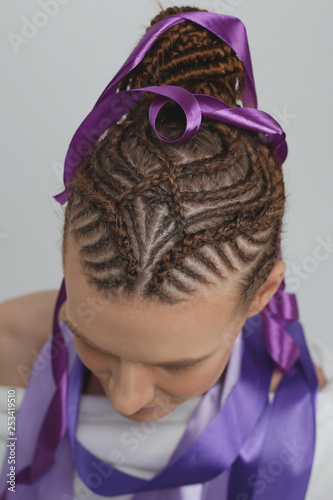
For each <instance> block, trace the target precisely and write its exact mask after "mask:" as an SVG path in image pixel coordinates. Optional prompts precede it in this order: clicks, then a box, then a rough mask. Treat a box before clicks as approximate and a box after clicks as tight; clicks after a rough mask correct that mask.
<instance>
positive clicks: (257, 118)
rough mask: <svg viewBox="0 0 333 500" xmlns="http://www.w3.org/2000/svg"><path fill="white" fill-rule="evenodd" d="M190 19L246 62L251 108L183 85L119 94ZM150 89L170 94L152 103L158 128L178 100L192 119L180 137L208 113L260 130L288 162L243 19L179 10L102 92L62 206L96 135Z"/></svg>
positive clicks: (69, 165)
mask: <svg viewBox="0 0 333 500" xmlns="http://www.w3.org/2000/svg"><path fill="white" fill-rule="evenodd" d="M186 20H190V21H193V22H195V23H197V24H198V25H200V26H203V27H205V28H206V29H208V30H209V31H211V32H212V33H214V34H215V35H216V36H218V37H219V38H220V39H221V40H223V41H225V42H226V43H227V44H228V45H229V46H230V47H231V48H232V49H233V50H234V51H235V52H236V54H237V55H238V56H239V58H240V60H241V61H242V63H243V67H244V76H245V81H246V87H245V92H244V105H245V106H246V107H242V108H229V107H228V106H227V105H226V104H225V103H224V102H222V101H220V100H219V99H217V98H215V97H212V96H207V95H204V94H202V95H201V94H196V95H192V94H191V93H190V92H188V91H186V90H185V89H183V88H182V87H177V86H161V87H159V86H152V87H145V88H142V89H133V90H125V91H122V92H117V88H118V85H119V82H120V80H121V78H123V77H124V76H125V75H127V74H128V73H129V72H130V71H131V70H132V69H133V68H135V67H136V66H137V65H138V64H139V63H140V62H141V61H142V59H143V58H144V56H145V54H146V52H147V51H148V50H149V48H150V47H151V46H152V45H153V44H154V42H155V40H156V39H157V38H158V37H159V36H160V34H162V33H164V32H165V31H166V30H167V29H168V28H170V27H171V26H174V25H176V24H179V23H182V22H184V21H186ZM148 91H150V92H154V93H156V94H158V95H159V96H165V97H167V98H168V99H165V100H163V99H161V97H157V98H155V100H154V101H153V103H151V106H150V110H149V119H150V123H151V125H152V126H153V127H154V129H155V119H156V116H157V113H158V111H159V109H160V108H161V107H162V106H163V104H165V103H166V102H167V100H169V99H172V100H174V101H175V102H177V103H178V104H179V105H180V106H181V107H182V109H183V110H184V113H185V115H186V120H187V126H186V131H185V133H184V135H183V136H182V137H181V138H180V139H177V140H187V139H189V138H190V137H192V136H193V135H194V134H195V133H196V131H197V130H198V128H199V127H200V123H201V116H207V117H210V118H212V119H215V120H218V121H221V122H224V123H227V124H229V125H234V126H237V127H241V128H245V129H248V130H253V131H256V132H258V133H259V134H261V135H262V137H263V138H264V139H266V140H267V142H269V143H270V144H271V145H272V148H273V151H274V153H275V155H276V157H277V159H278V160H279V161H280V162H281V163H283V161H284V160H285V158H286V156H287V145H286V141H285V133H284V132H283V130H282V129H281V127H280V126H279V124H278V123H277V122H276V121H275V120H274V119H273V118H272V117H271V116H270V115H268V114H267V113H265V112H263V111H259V110H257V109H256V107H257V97H256V92H255V85H254V78H253V72H252V64H251V57H250V50H249V47H248V42H247V37H246V30H245V27H244V25H243V23H242V22H241V21H240V20H239V19H237V18H235V17H232V16H226V15H223V14H215V13H211V12H186V13H182V14H175V15H173V16H169V17H167V18H165V19H162V20H161V21H160V22H159V23H156V24H155V25H154V26H153V27H152V28H151V29H150V30H149V31H148V32H147V33H146V34H145V36H144V37H143V38H142V40H141V41H140V42H139V44H138V45H137V47H136V48H135V49H134V50H133V52H132V53H131V55H130V56H129V57H128V59H127V60H126V61H125V63H124V64H123V66H122V67H121V68H120V70H119V71H118V73H117V74H116V76H115V77H114V78H113V79H112V80H111V82H110V83H109V84H108V85H107V87H106V88H105V90H104V91H103V92H102V94H101V96H100V97H99V99H98V100H97V102H96V104H95V106H94V108H93V110H92V111H91V112H90V113H89V115H88V116H87V117H86V118H85V120H84V121H83V122H82V123H81V125H80V126H79V128H78V129H77V131H76V133H75V134H74V136H73V139H72V141H71V143H70V146H69V148H68V151H67V154H66V158H65V166H64V185H65V190H64V191H63V192H62V193H59V194H58V195H56V196H54V198H55V200H56V201H58V202H59V203H60V204H64V203H65V202H66V201H67V200H68V197H69V192H70V182H71V180H72V178H73V174H74V171H75V169H76V168H77V167H78V166H79V165H80V163H81V162H82V161H83V160H84V158H85V157H86V156H87V155H88V153H89V151H90V150H91V149H92V148H93V147H94V146H95V144H96V141H97V139H98V138H99V137H100V136H101V135H102V133H103V132H105V130H107V129H108V128H109V127H110V125H111V124H112V123H114V122H116V121H117V120H119V119H120V118H121V117H122V116H124V115H125V114H127V113H128V111H129V110H130V108H131V107H132V106H133V105H134V104H135V103H136V102H137V101H138V100H139V99H141V97H142V95H140V93H142V92H148ZM155 131H156V129H155ZM159 137H160V138H161V139H162V140H167V141H169V139H167V138H162V137H161V136H159ZM177 140H176V141H177ZM176 141H171V142H176Z"/></svg>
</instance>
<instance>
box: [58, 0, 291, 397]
mask: <svg viewBox="0 0 333 500" xmlns="http://www.w3.org/2000/svg"><path fill="white" fill-rule="evenodd" d="M184 10H199V9H194V8H190V7H189V8H185V7H183V8H176V7H174V8H171V9H167V10H166V11H165V12H163V13H161V14H160V15H159V16H157V17H156V18H155V19H154V20H153V21H152V23H151V25H153V24H155V23H156V22H158V21H159V20H160V19H162V18H163V17H165V16H168V15H171V14H175V13H178V12H182V11H184ZM149 85H178V86H181V87H184V88H186V89H187V90H189V91H190V92H192V93H198V94H200V93H202V94H209V95H212V96H214V97H217V98H219V99H221V100H222V101H224V102H226V103H227V104H228V105H229V106H230V107H237V106H239V105H240V104H241V103H242V96H243V92H244V87H245V81H244V75H243V68H242V63H241V61H240V60H239V58H238V56H237V55H236V54H235V53H234V52H233V50H232V49H230V47H229V46H228V45H226V44H225V43H224V42H222V41H221V40H220V39H219V38H218V37H216V36H215V35H213V34H212V33H210V32H208V31H207V30H205V29H204V28H202V27H201V26H198V25H197V24H195V23H192V22H190V21H186V22H183V23H181V24H177V25H175V26H174V27H172V28H169V29H168V30H167V31H166V32H165V33H164V34H162V35H161V36H160V37H159V38H158V39H157V41H156V42H155V44H154V45H153V46H152V48H151V49H150V50H149V51H148V52H147V54H146V56H145V58H144V59H143V61H142V62H141V63H140V64H139V65H138V66H137V68H135V69H134V70H132V71H131V73H130V74H129V75H128V76H126V77H124V78H123V80H122V81H121V83H120V85H119V90H125V89H129V88H139V87H144V86H149ZM154 97H155V96H154V95H151V94H147V95H146V96H145V97H144V98H142V99H141V100H140V101H139V102H138V103H137V104H135V105H134V106H133V107H132V108H131V109H130V111H129V112H128V114H127V115H126V116H125V117H124V119H122V120H120V121H119V122H118V123H117V124H114V125H112V126H111V127H110V128H109V129H108V131H107V132H106V133H104V134H103V136H102V137H101V138H100V140H99V141H98V143H97V145H96V147H95V149H94V150H93V151H91V152H90V154H89V155H88V156H87V157H86V159H85V160H84V162H83V163H82V164H81V165H80V166H79V168H77V170H76V171H75V174H74V178H73V181H72V183H71V196H70V198H69V201H68V204H67V207H66V212H65V225H64V235H63V261H64V272H65V279H66V288H67V289H68V302H69V306H68V307H71V304H73V305H74V304H76V306H78V305H79V304H82V300H83V297H82V295H81V294H80V291H82V289H83V288H82V286H83V285H82V286H81V287H80V288H78V287H75V286H74V284H72V285H71V283H70V280H71V279H73V280H74V279H77V277H78V276H79V275H80V278H82V279H83V280H84V283H85V284H86V285H87V288H86V290H85V291H86V292H87V293H88V291H90V292H91V294H93V295H94V297H97V296H98V297H99V298H100V300H102V301H103V303H105V302H106V301H108V303H109V304H110V310H112V308H113V307H115V306H114V305H115V304H117V305H118V306H117V307H118V309H117V310H122V306H124V305H125V306H126V305H127V306H128V304H132V305H133V307H134V304H135V305H136V306H139V307H141V308H142V307H146V308H147V311H148V310H152V308H154V309H153V310H154V315H156V314H157V316H156V318H158V317H159V314H160V315H161V317H163V313H162V311H165V312H167V311H168V312H167V313H166V317H167V318H168V319H169V318H170V321H171V316H170V315H171V314H172V315H173V318H174V319H173V321H172V324H174V325H175V328H176V329H174V330H173V331H174V332H176V333H175V335H181V331H180V327H179V325H181V324H182V321H181V320H180V317H181V316H177V314H178V313H177V311H183V312H182V313H180V312H179V315H181V314H184V311H185V312H186V311H187V312H188V314H189V316H190V317H191V318H194V317H195V314H194V311H196V312H198V311H200V312H201V313H202V312H203V311H202V310H201V309H203V310H207V311H209V317H211V314H212V311H211V310H210V304H211V307H212V308H213V309H214V308H215V311H216V310H217V311H218V308H219V307H220V310H219V311H218V313H217V315H216V318H215V320H216V321H217V323H216V325H215V326H212V330H211V334H212V336H213V337H214V332H213V330H214V328H215V327H217V325H219V326H220V331H221V328H222V330H223V328H224V327H225V330H226V329H228V328H227V326H228V325H229V326H230V322H231V323H232V324H233V328H232V330H233V333H232V335H231V337H232V338H235V336H236V334H237V333H238V331H239V328H241V326H242V325H241V321H242V320H243V321H245V319H246V318H247V317H248V316H250V315H251V314H255V312H257V311H258V310H260V307H263V306H264V305H265V303H266V299H267V300H269V298H270V296H271V295H272V293H273V292H274V291H275V289H276V288H277V286H278V284H279V280H280V281H281V279H282V277H283V271H284V264H283V263H282V262H278V263H277V262H276V261H277V257H278V251H279V246H280V239H281V229H282V218H283V213H284V203H285V194H284V183H283V174H282V170H281V166H280V165H279V164H278V162H277V160H276V158H275V156H274V154H273V153H272V151H271V148H270V146H269V145H268V144H266V143H265V142H264V141H263V139H262V138H261V137H260V136H259V135H258V134H257V133H255V132H250V131H247V130H244V129H239V128H236V127H232V126H228V125H226V124H223V123H220V122H217V121H214V120H210V119H208V118H205V117H203V120H202V124H201V127H200V130H199V131H198V132H197V134H196V135H195V137H193V138H192V139H189V140H188V141H185V142H176V143H167V142H165V141H162V140H161V139H159V138H158V137H157V135H156V134H155V132H154V130H153V129H152V127H151V125H150V122H149V119H148V109H149V104H150V102H151V100H152V99H153V98H154ZM157 129H158V132H159V133H160V134H162V135H163V136H166V137H169V138H173V139H174V138H178V137H179V136H181V135H182V133H183V131H184V129H185V121H184V116H183V112H182V111H181V110H180V108H178V107H177V106H176V105H173V104H168V105H166V106H164V108H163V110H162V111H161V112H160V114H159V116H158V119H157ZM70 255H71V257H70ZM74 256H75V257H74ZM73 259H74V260H73ZM69 261H70V262H71V264H68V262H69ZM74 263H75V269H76V274H75V275H73V273H72V269H73V264H74ZM277 277H278V279H277ZM272 280H273V281H272ZM272 283H273V284H272ZM267 287H268V288H267ZM71 294H76V296H77V297H76V298H74V296H73V295H72V297H71ZM78 297H79V299H80V300H79V302H78V301H77V298H78ZM215 301H217V304H215V306H214V303H215ZM111 304H112V305H111ZM204 304H205V305H204ZM125 310H126V307H125V309H124V311H125ZM71 311H72V313H73V310H72V309H71ZM158 311H160V313H159V312H158ZM68 312H69V310H68ZM69 314H70V312H69ZM101 314H102V313H100V314H99V315H98V316H100V315H101ZM221 314H222V316H223V321H226V323H224V324H221V321H222V317H220V316H219V315H221ZM121 315H124V312H123V313H121ZM72 316H73V314H72ZM98 316H97V317H98ZM97 317H96V318H97ZM114 317H115V314H111V313H110V317H109V320H110V322H112V318H114ZM185 317H186V314H185V316H184V317H183V316H182V318H183V319H184V318H185ZM200 317H204V316H202V315H201V314H200ZM226 318H227V319H226ZM76 319H77V322H78V320H79V318H78V315H76ZM137 319H138V318H136V317H133V318H132V321H133V322H134V323H133V324H134V325H135V321H136V320H137ZM106 320H107V318H106V317H103V320H102V322H103V324H104V328H103V336H102V337H103V338H98V340H99V341H103V342H104V334H105V327H106V323H105V321H106ZM148 320H149V315H148V316H147V321H148ZM215 320H213V321H215ZM96 321H97V323H98V320H97V319H96ZM177 321H178V324H177ZM184 321H185V323H186V324H189V323H188V321H189V318H186V320H184ZM97 323H96V324H94V327H96V328H97V327H98V324H97ZM81 324H82V323H81ZM130 324H132V323H130ZM195 324H197V325H198V327H199V326H200V331H202V328H203V326H204V324H205V320H204V321H203V323H202V324H201V323H200V322H199V321H198V322H195ZM153 325H155V326H156V323H154V322H153ZM111 326H112V323H110V327H111ZM155 326H154V327H153V330H154V331H156V328H155ZM169 326H170V327H171V323H170V325H169ZM141 327H143V325H142V324H141ZM100 328H101V327H100ZM237 328H238V330H237ZM126 329H127V326H124V325H122V326H121V328H120V329H119V331H122V332H124V331H125V330H126ZM86 330H87V329H86ZM142 330H143V328H142V329H141V331H142ZM236 330H237V331H236ZM223 331H224V330H223ZM89 333H90V334H91V335H93V333H94V329H90V332H89ZM100 333H101V330H100ZM164 334H165V331H164V330H161V332H160V335H161V341H162V339H163V335H164ZM124 335H125V334H124ZM125 337H126V338H127V340H128V341H130V342H131V345H130V346H128V345H127V348H128V349H129V351H126V352H124V351H123V350H122V349H123V347H124V346H121V345H120V344H118V343H117V345H115V348H114V349H113V351H114V352H115V351H117V354H119V355H120V354H122V355H123V356H124V357H125V358H126V357H127V356H126V353H127V354H128V359H129V360H134V359H135V358H136V356H135V351H133V350H132V346H133V345H135V344H136V342H135V341H134V338H132V337H127V336H126V335H125ZM138 338H140V335H138ZM184 338H187V337H186V336H185V335H184ZM214 338H215V337H214ZM143 340H144V339H143V338H141V341H143ZM187 341H188V338H187ZM197 341H198V339H196V340H195V342H197ZM95 345H97V346H99V347H101V345H102V344H101V343H100V344H98V343H97V342H96V343H95ZM195 345H196V344H195ZM104 347H105V346H104ZM108 347H109V349H108V350H109V351H112V348H111V344H109V345H108ZM155 347H156V346H155ZM191 347H192V348H193V346H191ZM201 347H202V348H203V346H201ZM206 347H208V348H209V346H208V345H207V346H206ZM211 347H212V345H211ZM215 348H216V349H218V347H217V346H215ZM118 349H119V350H118ZM175 349H176V350H175V354H178V353H177V349H179V350H181V349H180V345H178V346H175ZM153 350H154V349H153ZM199 350H200V349H199ZM208 350H209V349H208ZM205 352H207V350H206V351H205ZM141 354H142V353H141ZM152 354H155V355H157V358H156V359H157V360H161V359H162V360H164V359H166V360H169V359H170V358H171V360H172V359H177V356H175V355H173V356H170V354H171V353H170V352H169V355H168V356H163V357H162V356H161V353H159V352H156V351H154V352H153V353H152ZM165 354H167V353H165ZM192 354H196V355H197V354H198V352H194V351H192ZM139 359H141V361H143V360H144V359H147V360H152V361H153V360H154V359H155V358H154V357H153V356H152V357H151V358H149V356H148V355H147V358H144V357H141V358H139ZM220 361H221V362H222V358H221V360H220ZM220 366H221V364H220ZM88 367H89V366H88ZM115 406H116V405H115ZM144 406H147V405H144Z"/></svg>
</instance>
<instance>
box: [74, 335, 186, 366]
mask: <svg viewBox="0 0 333 500" xmlns="http://www.w3.org/2000/svg"><path fill="white" fill-rule="evenodd" d="M72 331H73V329H72ZM73 333H74V334H75V335H76V336H77V338H78V339H79V340H81V342H83V343H84V344H85V345H86V346H88V347H90V349H92V350H93V351H95V352H100V353H101V354H107V355H108V356H113V357H116V356H115V355H114V354H110V353H104V352H103V351H99V350H98V349H95V348H94V347H93V346H91V345H89V344H87V342H85V341H84V340H82V339H81V337H80V336H79V335H77V334H76V333H75V332H73ZM192 366H194V365H187V366H169V367H165V368H164V370H166V371H168V372H179V371H181V370H187V369H188V368H191V367H192Z"/></svg>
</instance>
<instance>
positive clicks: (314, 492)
mask: <svg viewBox="0 0 333 500" xmlns="http://www.w3.org/2000/svg"><path fill="white" fill-rule="evenodd" d="M240 346H241V342H236V343H235V346H234V349H233V353H232V356H231V358H230V361H229V365H228V368H227V371H226V376H225V379H224V384H223V389H222V404H223V402H224V401H225V399H226V398H227V397H228V395H229V393H230V391H231V389H232V387H233V386H234V384H235V383H236V381H237V379H238V376H239V368H240V359H241V356H240V353H241V348H240ZM309 348H310V351H311V354H312V358H313V360H314V362H315V363H316V364H317V365H318V366H320V367H321V368H322V369H323V371H324V374H325V377H326V379H327V380H328V384H327V385H326V386H325V387H324V388H323V389H322V390H321V391H320V392H319V394H318V400H317V423H316V432H317V436H316V448H315V456H314V462H313V467H312V471H311V476H310V482H309V486H308V490H307V494H306V497H305V500H332V495H333V493H332V492H333V351H332V350H329V349H326V348H325V347H324V346H323V345H322V344H321V343H320V342H318V341H311V342H310V343H309ZM229 367H230V369H229ZM24 392H25V389H23V388H21V387H18V388H16V406H17V409H18V408H19V406H20V404H21V402H22V400H23V397H24ZM201 398H202V396H199V397H197V398H193V399H190V400H189V401H186V402H184V403H183V404H181V405H180V406H178V407H177V408H176V409H175V410H173V411H172V412H171V413H169V414H168V415H167V416H166V417H164V418H162V419H160V420H157V421H155V422H150V423H144V422H135V421H133V420H130V419H127V418H125V417H122V416H121V415H120V414H119V413H117V412H116V411H115V410H114V409H113V408H112V406H111V405H110V403H109V401H108V399H107V398H106V397H105V396H100V395H87V394H84V395H82V397H81V403H80V412H79V421H78V428H77V438H78V440H79V441H80V443H81V444H82V445H83V446H85V447H86V448H87V449H89V450H90V451H91V452H92V453H93V454H95V455H96V456H97V457H99V458H101V460H104V461H106V462H108V461H109V462H112V463H113V465H114V466H115V467H116V468H117V469H119V470H121V471H122V472H125V473H129V474H133V475H135V476H137V477H140V478H143V479H147V480H149V479H151V478H152V477H153V476H154V475H155V474H156V473H157V472H158V471H159V470H160V469H161V468H162V467H164V466H165V465H166V464H167V463H168V461H169V459H170V457H171V455H172V453H173V451H174V450H175V448H176V446H177V444H178V443H179V441H180V439H181V437H182V435H183V434H184V432H185V429H186V426H187V423H188V421H189V420H190V418H191V416H192V414H193V412H194V410H195V409H196V408H197V406H198V404H199V403H200V401H201ZM272 398H273V395H271V399H272ZM6 438H7V387H5V386H0V467H1V469H2V465H3V460H4V455H5V450H6ZM1 469H0V470H1ZM201 488H202V485H200V484H198V485H189V486H187V487H185V489H186V490H187V491H188V498H189V500H200V491H201ZM74 493H75V498H77V499H78V500H102V499H105V498H107V497H102V496H100V495H96V494H94V493H93V492H91V491H90V490H89V489H88V488H87V487H86V486H85V485H84V484H83V483H82V482H81V480H80V478H79V477H78V476H77V474H75V476H74ZM109 498H111V497H109ZM112 498H113V499H114V500H130V499H131V498H132V495H121V496H117V497H112ZM36 500H38V499H36ZM263 500H264V499H263ZM265 500H266V499H265Z"/></svg>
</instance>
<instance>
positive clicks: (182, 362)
mask: <svg viewBox="0 0 333 500" xmlns="http://www.w3.org/2000/svg"><path fill="white" fill-rule="evenodd" d="M63 322H64V323H65V325H66V326H67V327H68V328H69V329H70V330H71V331H72V333H73V334H74V335H76V336H77V337H79V339H80V340H82V341H83V342H85V343H86V344H88V345H89V346H90V347H92V348H93V349H95V350H96V351H99V352H102V353H104V354H109V355H110V354H111V355H113V353H112V352H108V351H105V350H104V349H101V348H100V347H97V346H95V345H94V344H93V343H92V342H90V340H88V339H87V338H86V337H85V335H83V334H82V333H81V332H80V331H79V330H78V328H77V327H76V326H75V325H74V324H73V323H72V322H71V321H70V320H69V319H68V317H67V316H64V318H63ZM212 354H213V352H211V353H209V354H205V355H203V356H201V357H200V358H183V359H178V360H176V361H163V362H161V363H143V364H145V365H148V366H155V367H159V368H170V367H172V368H174V367H177V368H186V367H187V366H193V365H196V364H198V363H200V362H201V361H203V360H204V359H207V358H209V357H210V356H212Z"/></svg>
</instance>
